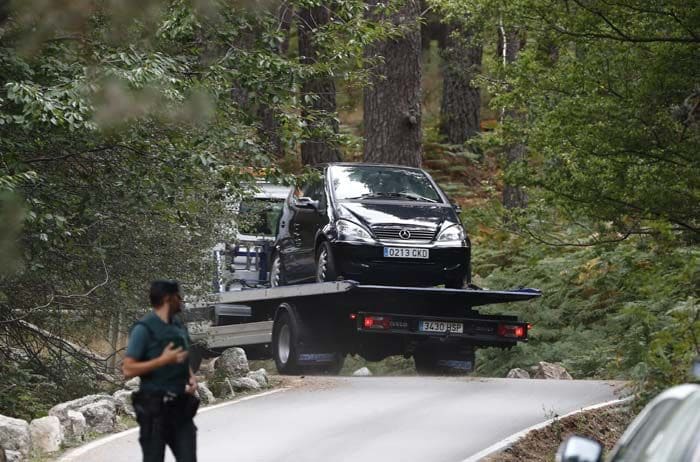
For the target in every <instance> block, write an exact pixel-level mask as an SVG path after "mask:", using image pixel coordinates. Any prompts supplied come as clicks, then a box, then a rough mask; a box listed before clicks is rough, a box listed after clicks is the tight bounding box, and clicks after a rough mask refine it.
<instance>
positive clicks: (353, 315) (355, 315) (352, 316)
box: [350, 313, 357, 321]
mask: <svg viewBox="0 0 700 462" xmlns="http://www.w3.org/2000/svg"><path fill="white" fill-rule="evenodd" d="M350 319H352V320H353V321H354V320H355V319H357V313H350Z"/></svg>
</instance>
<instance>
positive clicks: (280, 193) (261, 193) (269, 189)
mask: <svg viewBox="0 0 700 462" xmlns="http://www.w3.org/2000/svg"><path fill="white" fill-rule="evenodd" d="M256 186H257V188H258V191H256V192H255V194H254V195H253V197H254V198H255V199H286V198H287V196H289V191H290V190H291V189H292V187H291V186H285V185H281V184H272V183H266V182H262V181H260V182H258V183H257V185H256Z"/></svg>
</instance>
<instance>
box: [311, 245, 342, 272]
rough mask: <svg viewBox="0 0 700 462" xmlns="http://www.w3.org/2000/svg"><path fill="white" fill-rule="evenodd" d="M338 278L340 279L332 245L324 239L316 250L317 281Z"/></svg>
mask: <svg viewBox="0 0 700 462" xmlns="http://www.w3.org/2000/svg"><path fill="white" fill-rule="evenodd" d="M336 279H338V271H337V269H336V266H335V260H334V259H333V251H332V249H331V245H330V244H329V243H328V242H326V241H323V242H321V245H320V246H318V251H317V252H316V282H329V281H335V280H336Z"/></svg>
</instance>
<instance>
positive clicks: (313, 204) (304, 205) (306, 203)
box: [294, 197, 319, 210]
mask: <svg viewBox="0 0 700 462" xmlns="http://www.w3.org/2000/svg"><path fill="white" fill-rule="evenodd" d="M294 205H295V206H297V207H299V208H300V209H311V210H318V208H319V202H318V201H315V200H313V199H311V198H310V197H299V198H298V199H295V200H294Z"/></svg>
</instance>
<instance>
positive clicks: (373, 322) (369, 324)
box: [362, 316, 391, 329]
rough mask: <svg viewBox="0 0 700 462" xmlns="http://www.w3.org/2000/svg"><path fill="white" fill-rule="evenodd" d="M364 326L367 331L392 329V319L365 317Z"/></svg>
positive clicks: (386, 317)
mask: <svg viewBox="0 0 700 462" xmlns="http://www.w3.org/2000/svg"><path fill="white" fill-rule="evenodd" d="M362 324H363V325H364V327H365V329H391V318H390V317H388V316H365V319H364V321H363V322H362Z"/></svg>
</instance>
